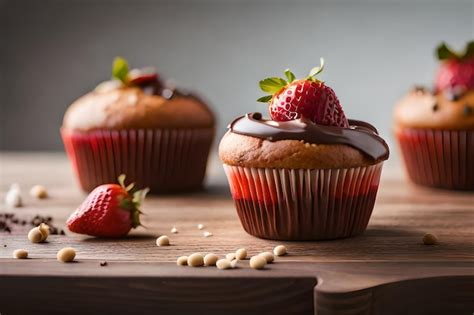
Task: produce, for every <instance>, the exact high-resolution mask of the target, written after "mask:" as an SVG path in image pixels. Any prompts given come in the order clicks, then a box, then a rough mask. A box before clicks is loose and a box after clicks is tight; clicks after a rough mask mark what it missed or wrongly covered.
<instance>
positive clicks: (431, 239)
mask: <svg viewBox="0 0 474 315" xmlns="http://www.w3.org/2000/svg"><path fill="white" fill-rule="evenodd" d="M423 244H425V245H436V244H438V238H437V237H436V235H434V234H431V233H426V234H425V235H424V236H423Z"/></svg>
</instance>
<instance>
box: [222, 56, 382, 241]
mask: <svg viewBox="0 0 474 315" xmlns="http://www.w3.org/2000/svg"><path fill="white" fill-rule="evenodd" d="M321 70H322V65H321V67H317V68H314V69H313V70H312V71H311V72H310V75H309V76H308V77H307V78H305V79H302V80H295V76H294V75H293V73H291V72H290V71H289V70H287V71H286V72H285V74H286V77H287V78H286V80H285V79H281V78H269V79H265V80H263V81H261V82H260V87H261V88H262V90H263V91H265V92H268V93H270V94H271V95H268V96H265V97H262V98H261V99H259V101H262V102H268V103H269V110H270V116H271V118H272V119H264V118H263V117H262V115H261V114H260V113H250V114H247V115H245V116H242V117H239V118H237V119H236V120H234V121H233V122H232V123H231V124H230V125H229V131H228V132H227V133H226V134H225V136H224V137H223V139H222V140H221V143H220V146H219V156H220V158H221V160H222V162H223V163H224V169H225V172H226V175H227V177H228V180H229V185H230V190H231V193H232V197H233V199H234V201H235V206H236V208H237V213H238V215H239V218H240V221H241V223H242V225H243V227H244V229H245V230H246V231H247V232H248V233H249V234H252V235H254V236H257V237H261V238H268V239H278V240H321V239H334V238H341V237H348V236H352V235H357V234H360V233H362V232H363V231H364V230H365V229H366V227H367V224H368V222H369V218H370V215H371V213H372V209H373V207H374V203H375V198H376V194H377V190H378V186H379V180H380V174H381V171H382V164H383V161H384V160H386V159H387V158H388V156H389V149H388V146H387V144H386V143H385V141H384V140H383V139H382V138H380V137H379V136H378V134H377V130H376V129H375V128H374V127H373V126H372V125H370V124H368V123H365V122H362V121H356V120H347V119H346V117H345V115H344V112H343V110H342V108H341V106H340V104H339V101H338V98H337V96H336V95H335V93H334V91H333V90H332V89H331V88H330V87H328V86H327V85H325V84H324V83H323V82H321V81H318V80H317V79H315V76H316V74H317V73H319V72H320V71H321Z"/></svg>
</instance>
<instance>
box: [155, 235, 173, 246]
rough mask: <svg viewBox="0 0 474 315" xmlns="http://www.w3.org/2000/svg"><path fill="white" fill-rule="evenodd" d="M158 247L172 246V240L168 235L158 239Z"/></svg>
mask: <svg viewBox="0 0 474 315" xmlns="http://www.w3.org/2000/svg"><path fill="white" fill-rule="evenodd" d="M156 245H158V246H169V245H170V239H169V238H168V236H167V235H161V236H160V237H158V238H157V239H156Z"/></svg>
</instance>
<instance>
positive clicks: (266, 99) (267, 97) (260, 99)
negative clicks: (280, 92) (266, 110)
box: [257, 95, 273, 103]
mask: <svg viewBox="0 0 474 315" xmlns="http://www.w3.org/2000/svg"><path fill="white" fill-rule="evenodd" d="M272 97H273V96H271V95H266V96H262V97H260V98H259V99H258V100H257V102H261V103H268V102H270V100H271V99H272Z"/></svg>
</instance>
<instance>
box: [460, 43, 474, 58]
mask: <svg viewBox="0 0 474 315" xmlns="http://www.w3.org/2000/svg"><path fill="white" fill-rule="evenodd" d="M470 57H474V41H470V42H469V43H467V45H466V50H465V51H464V55H463V56H462V58H470Z"/></svg>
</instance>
